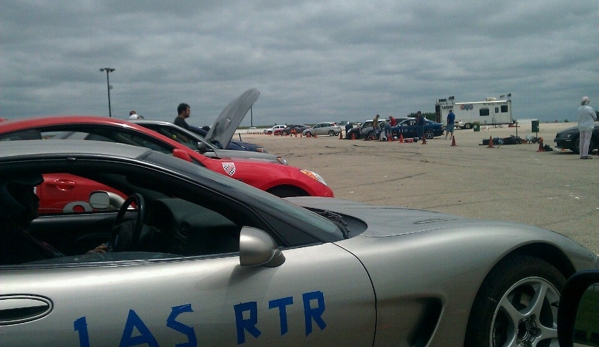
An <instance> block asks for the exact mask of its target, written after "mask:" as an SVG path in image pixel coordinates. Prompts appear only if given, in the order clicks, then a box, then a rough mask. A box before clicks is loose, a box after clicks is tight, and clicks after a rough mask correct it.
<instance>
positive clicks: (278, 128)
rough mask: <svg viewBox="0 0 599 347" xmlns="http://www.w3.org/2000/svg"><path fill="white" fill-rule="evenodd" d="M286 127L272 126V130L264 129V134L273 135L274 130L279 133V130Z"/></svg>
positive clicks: (280, 125)
mask: <svg viewBox="0 0 599 347" xmlns="http://www.w3.org/2000/svg"><path fill="white" fill-rule="evenodd" d="M286 127H287V126H286V125H282V124H278V125H275V126H273V127H272V128H268V129H264V133H265V134H267V135H273V134H274V133H275V131H276V130H279V131H281V130H283V129H285V128H286Z"/></svg>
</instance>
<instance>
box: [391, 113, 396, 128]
mask: <svg viewBox="0 0 599 347" xmlns="http://www.w3.org/2000/svg"><path fill="white" fill-rule="evenodd" d="M389 124H391V126H392V127H394V126H396V125H397V120H396V119H395V118H393V116H389Z"/></svg>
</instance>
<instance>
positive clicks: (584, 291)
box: [557, 269, 599, 347]
mask: <svg viewBox="0 0 599 347" xmlns="http://www.w3.org/2000/svg"><path fill="white" fill-rule="evenodd" d="M557 334H558V339H559V343H560V346H561V347H574V346H577V347H584V346H599V270H596V269H595V270H586V271H580V272H578V273H576V274H574V275H573V276H572V277H570V279H568V282H566V285H565V286H564V290H563V291H562V295H561V298H560V303H559V309H558V315H557Z"/></svg>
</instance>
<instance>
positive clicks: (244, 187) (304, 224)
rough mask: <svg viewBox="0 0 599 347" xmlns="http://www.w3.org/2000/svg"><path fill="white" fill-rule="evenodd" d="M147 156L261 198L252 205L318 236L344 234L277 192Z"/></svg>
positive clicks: (251, 197) (244, 195) (247, 197)
mask: <svg viewBox="0 0 599 347" xmlns="http://www.w3.org/2000/svg"><path fill="white" fill-rule="evenodd" d="M158 156H159V157H158ZM146 160H147V161H149V162H153V163H159V164H160V165H161V166H166V165H168V166H169V167H171V168H172V170H173V171H175V172H180V173H181V174H184V175H186V176H189V177H192V178H194V179H195V180H196V181H197V182H198V183H201V182H204V181H206V178H208V179H209V180H211V181H214V182H215V183H217V184H220V185H223V186H225V187H226V188H227V189H226V190H227V191H228V192H231V196H235V197H236V199H237V200H253V201H254V202H259V204H256V203H252V205H254V206H256V205H259V206H263V208H264V209H265V211H266V212H268V213H269V214H271V215H273V216H285V218H286V221H285V222H286V223H288V224H289V225H294V226H296V227H297V228H299V229H301V230H302V231H304V232H305V233H307V234H309V235H312V236H314V237H315V238H317V239H321V240H322V239H326V240H341V239H343V238H344V236H343V233H342V232H341V230H340V229H339V228H338V227H337V225H335V224H334V223H332V222H331V221H329V220H328V219H326V218H324V217H321V216H320V215H317V214H315V213H313V212H310V211H308V210H306V209H304V208H302V207H299V206H297V205H295V204H293V203H291V202H289V201H286V200H283V199H281V198H279V197H277V196H275V195H272V194H270V193H267V192H264V191H262V190H260V189H257V188H254V187H252V186H250V185H249V184H245V183H242V182H240V181H237V180H234V179H231V178H229V177H227V176H224V175H221V174H218V173H216V172H213V171H210V170H208V169H205V168H202V167H199V166H197V165H194V164H190V163H188V162H185V161H182V160H181V159H178V158H175V157H169V156H163V155H160V154H158V153H154V154H152V155H150V156H148V157H147V158H146Z"/></svg>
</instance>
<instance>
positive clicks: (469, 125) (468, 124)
mask: <svg viewBox="0 0 599 347" xmlns="http://www.w3.org/2000/svg"><path fill="white" fill-rule="evenodd" d="M470 128H472V124H470V123H466V124H464V129H470Z"/></svg>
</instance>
